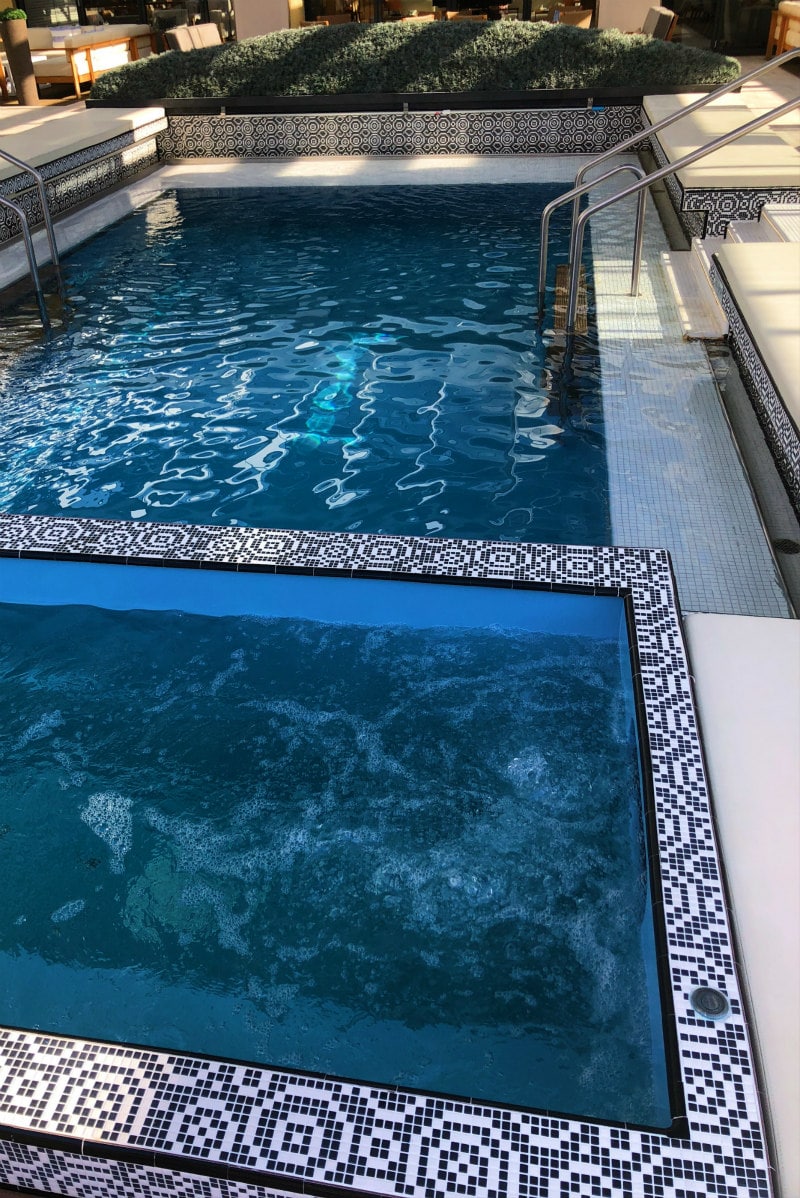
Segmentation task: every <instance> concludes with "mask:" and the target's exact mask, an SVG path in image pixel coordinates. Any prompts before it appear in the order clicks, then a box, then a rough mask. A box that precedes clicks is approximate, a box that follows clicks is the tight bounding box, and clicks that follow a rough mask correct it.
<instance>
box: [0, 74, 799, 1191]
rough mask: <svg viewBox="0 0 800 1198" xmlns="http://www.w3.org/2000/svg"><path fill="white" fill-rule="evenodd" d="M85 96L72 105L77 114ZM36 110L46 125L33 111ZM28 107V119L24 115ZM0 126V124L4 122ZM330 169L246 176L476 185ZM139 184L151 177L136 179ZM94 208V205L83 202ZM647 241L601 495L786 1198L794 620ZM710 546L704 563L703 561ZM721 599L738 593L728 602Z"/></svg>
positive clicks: (611, 387)
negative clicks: (695, 807)
mask: <svg viewBox="0 0 800 1198" xmlns="http://www.w3.org/2000/svg"><path fill="white" fill-rule="evenodd" d="M787 75H788V76H789V77H788V79H785V78H783V76H787ZM774 80H775V77H774V76H773V85H772V86H771V87H770V83H769V80H767V81H765V83H764V84H760V85H753V84H751V85H748V88H750V89H752V90H753V92H754V93H756V90H757V93H758V94H757V96H755V99H756V100H757V101H760V100H763V99H766V102H769V97H768V96H765V93H766V92H768V91H773V92H777V94H778V95H783V94H785V91H786V88H790V89H791V88H792V87H794V89H795V92H794V94H796V93H797V91H798V90H800V79H798V76H797V75H789V73H788V72H781V78H780V80H779V81H778V82H777V83H775V82H774ZM790 94H791V92H790ZM756 106H757V105H756ZM4 108H5V106H2V107H0V113H2V112H3V111H4ZM82 108H83V106H82V105H79V104H75V105H70V110H71V111H75V112H76V113H77V112H79V111H80V110H81V109H82ZM56 111H64V110H63V109H59V110H56ZM40 117H41V120H43V121H46V120H47V110H43V111H42V112H41V114H40ZM38 119H39V118H38V115H37V122H35V123H38ZM3 131H4V129H3V122H2V121H0V134H2V132H3ZM1 144H2V141H1V140H0V145H1ZM503 161H504V163H505V164H506V166H507V170H508V172H509V173H508V178H509V180H510V179H511V178H512V177H516V176H517V175H520V177H521V176H522V175H523V174H524V173H525V169H524V168H525V166H526V162H525V160H513V159H510V160H503ZM554 161H555V160H554ZM337 165H338V169H337V172H336V173H335V175H334V172H332V171H331V169H330V164H329V163H326V162H325V160H321V159H317V160H313V161H309V162H305V163H304V162H301V161H300V160H296V161H291V162H285V163H281V164H269V171H271V174H268V171H267V164H265V166H264V168H263V171H262V179H260V180H259V184H263V182H264V180H266V179H267V178H271V179H272V180H273V184H277V185H280V184H281V183H282V184H284V185H285V184H287V183H288V184H295V185H296V184H302V183H306V182H314V183H316V184H318V185H328V184H337V183H342V182H343V181H351V182H354V181H356V176H357V181H358V182H359V183H365V184H375V183H378V182H381V183H384V184H385V183H386V182H387V181H391V180H392V179H393V180H395V181H397V180H402V182H404V183H412V182H425V181H426V180H427V178H429V177H430V178H432V177H433V172H434V169H435V170H436V172H437V175H438V176H441V175H442V174H445V175H446V180H445V179H442V178H440V177H437V182H440V181H447V182H453V183H456V182H461V181H462V180H465V181H467V177H468V180H469V181H475V163H474V160H467V159H462V158H459V159H445V160H436V161H435V162H433V161H430V160H421V159H420V160H405V161H404V162H394V161H393V162H385V161H380V160H378V161H376V160H367V161H365V160H347V159H343V160H338V164H337ZM487 169H488V170H489V171H490V172H491V178H492V179H494V180H495V181H497V179H498V175H497V160H491V162H490V163H489V164H487ZM574 170H575V167H574V164H573V163H570V165H569V171H570V172H571V173H572V174H574ZM229 171H230V168H229V167H228V168H226V167H224V166H223V164H221V163H214V164H205V165H204V164H195V165H194V166H193V168H192V172H191V173H192V175H193V177H194V178H195V179H196V180H197V181H198V184H199V183H202V184H203V185H206V186H208V185H209V183H210V184H211V185H214V182H215V180H216V181H219V180H221V179H222V177H223V172H224V174H225V185H230V181H231V176H230V173H229ZM392 171H394V174H392V173H391V172H392ZM179 176H180V182H181V185H182V186H185V185H187V179H189V175H188V174H187V173H186V172H185V171H183V170H182V168H178V167H174V168H168V169H167V171H166V173H164V175H163V179H164V182H165V185H167V186H169V185H171V184H172V183H174V182H175V181H177V179H178V177H179ZM504 177H505V176H504ZM566 180H567V176H566V175H565V181H566ZM142 186H144V187H148V186H149V187H152V186H153V184H152V182H149V181H145V183H144V184H143V185H142ZM126 203H127V201H126V199H125V198H124V196H123V194H122V193H117V194H116V195H114V196H111V197H109V198H108V199H107V200H105V201H102V204H103V205H105V214H104V215H102V216H100V218H99V219H100V220H101V221H102V223H105V222H106V220H107V219H109V215H110V214H112V213H113V212H114V211H117V212H118V213H120V212H122V211H123V210H124V208H125V204H126ZM95 211H96V212H98V213H99V211H100V210H99V208H98V207H95ZM612 211H613V210H612ZM85 219H86V218H85V216H84V217H80V216H77V215H76V216H72V217H67V218H66V219H65V220H63V221H60V222H59V227H60V229H61V230H63V234H64V235H65V236H66V237H67V238H69V237H70V236H71V235H75V236H76V237H77V236H78V235H80V236H85V235H86V226H85ZM81 222H83V224H82V231H81V232H80V233H79V232H78V230H79V227H80V226H81ZM626 222H627V227H628V228H629V227H630V215H625V214H624V213H621V214H620V213H617V215H616V216H614V217H612V218H611V219H610V220H609V221H608V222H607V223H605V224H604V225H603V227H602V228H601V229H599V231H598V232H596V233H594V234H593V235H594V236H595V237H596V238H597V239H598V241H599V242H601V243H602V242H605V246H606V250H608V251H610V248H611V247H612V246H613V245H615V244H617V245H618V244H619V238H620V233H621V232H622V231H623V230H624V229H625V227H626ZM593 227H594V226H593ZM70 230H72V233H71V232H70ZM647 236H648V242H647V246H646V266H645V271H644V276H643V285H642V294H641V295H640V297H639V298H638V299H637V300H631V299H630V297H627V296H625V286H624V280H625V274H626V271H627V270H628V269H629V264H628V257H627V251H626V252H624V253H621V254H619V255H615V254H611V253H610V252H605V251H604V250H603V249H602V247H598V248H600V255H599V257H600V261H602V262H603V264H604V266H603V269H602V270H601V271H599V272H598V279H597V286H598V292H599V293H602V292H603V291H605V292H606V293H607V301H608V302H606V303H605V304H604V305H603V306H601V314H600V336H601V342H602V343H603V344H604V359H603V374H604V384H605V386H604V390H605V387H608V391H609V394H610V396H611V402H610V405H609V406H610V409H611V429H610V439H609V444H610V452H611V453H612V454H615V455H617V456H618V457H619V470H618V477H619V478H620V479H622V480H624V481H625V483H626V485H625V487H624V488H622V487H621V488H620V490H619V492H618V494H617V496H616V498H615V499H613V503H614V504H615V515H614V524H615V534H616V535H615V540H617V542H618V543H627V544H650V545H665V546H666V547H667V548H669V549H670V552H671V553H672V555H673V562H674V566H675V571H676V575H677V579H678V586H679V590H680V592H681V598H682V605H683V609H684V612H685V616H684V630H685V634H686V638H687V644H688V650H689V655H690V660H691V663H692V669H693V676H694V685H695V695H696V700H697V707H698V714H699V719H700V723H701V726H702V732H703V739H704V747H705V753H706V758H707V765H708V769H709V774H710V781H711V786H712V794H713V805H714V812H715V818H716V823H717V832H718V836H719V840H720V843H721V848H722V855H723V860H724V863H725V869H726V875H727V885H728V890H729V896H730V906H731V910H732V913H733V919H734V925H735V929H736V933H737V936H738V944H739V950H740V967H741V972H742V977H743V983H744V985H745V987H746V990H747V993H748V995H749V1000H750V1006H751V1011H752V1014H753V1025H754V1032H755V1034H754V1040H755V1042H756V1044H757V1048H758V1052H759V1055H760V1059H761V1071H762V1079H763V1082H764V1086H765V1099H766V1107H767V1110H768V1114H769V1119H770V1123H771V1127H772V1134H773V1140H774V1157H775V1164H776V1166H777V1170H778V1179H779V1184H780V1187H781V1189H780V1193H781V1196H782V1198H795V1196H796V1195H798V1194H800V1135H798V1127H799V1126H800V1036H799V1035H798V1018H797V1013H798V1011H800V952H799V951H798V939H799V937H798V929H799V928H800V885H799V884H798V878H799V877H800V847H798V846H800V821H799V817H798V811H799V807H798V795H800V738H799V737H798V733H797V730H798V728H800V622H799V621H797V620H795V619H791V618H789V619H787V618H785V617H787V616H789V615H790V610H789V608H788V606H787V605H786V602H785V598H784V597H783V595H782V592H781V589H780V587H779V585H778V584H777V581H776V574H775V567H774V563H773V562H772V559H771V557H770V554H769V551H768V549H767V548H766V541H765V538H764V537H763V533H762V531H761V530H760V528H759V527H757V525H758V518H757V514H756V516H755V522H754V517H753V514H752V513H753V511H754V509H753V508H752V504H749V506H748V503H746V502H745V498H744V496H745V492H746V491H747V487H746V481H744V482H741V483H740V482H737V483H736V484H735V485H733V486H732V485H731V482H730V479H731V475H732V474H736V472H737V471H739V472H740V473H741V466H740V464H739V463H738V455H737V454H736V450H735V446H734V445H733V442H732V438H731V437H730V433H729V430H728V429H727V425H726V422H725V419H724V415H723V414H722V412H721V408H720V405H719V401H718V395H717V392H716V387H715V383H714V379H713V375H712V373H711V371H710V368H709V366H708V361H707V358H706V357H705V351H704V350H703V348H702V347H701V346H699V345H698V344H696V343H688V342H684V341H683V340H682V338H681V336H680V331H679V323H678V318H677V315H674V316H673V315H672V314H671V313H670V311H669V306H670V302H671V301H670V299H669V292H668V288H667V287H666V284H665V281H664V279H663V277H662V273H661V272H660V269H659V267H658V260H659V254H660V252H661V250H662V248H663V245H662V243H663V234H662V232H661V229H660V226H659V224H658V222H657V221H656V220H655V219H654V215H653V214H652V213H651V214H650V218H649V220H648V227H647ZM15 249H16V247H10V250H4V251H2V252H0V286H2V280H3V270H2V263H3V261H4V260H7V258H8V256H9V254H11V256H12V257H13V253H11V252H12V251H15ZM604 272H605V273H604ZM665 313H667V316H666V324H667V330H668V335H667V336H664V335H663V334H662V332H661V328H662V327H663V323H662V324H659V325H658V327H657V324H656V315H658V317H659V320H661V321H662V322H663V318H664V314H665ZM631 322H633V323H631ZM671 322H674V325H675V328H674V329H672V328H671ZM634 329H636V330H637V331H636V332H634ZM667 378H669V388H670V390H671V391H672V392H674V393H675V396H676V398H675V404H676V406H675V407H674V408H673V409H672V410H669V411H668V410H667V408H666V406H665V403H664V401H663V398H662V396H663V392H662V384H664V383H665V380H666V379H667ZM676 378H677V380H678V383H679V385H678V386H676V385H675V382H676ZM681 381H683V385H681ZM615 413H617V414H618V415H619V419H617V420H615V418H614V416H615ZM631 413H634V419H633V420H631V419H630V416H631ZM698 420H699V421H700V423H698ZM637 445H638V446H639V447H640V448H641V447H644V448H643V452H642V456H641V459H640V460H641V461H642V462H643V463H644V462H646V463H647V464H648V465H649V469H647V470H646V471H645V472H644V473H643V472H641V471H639V470H638V469H636V468H635V467H634V465H633V462H634V458H633V457H632V456H631V455H632V454H633V453H634V452H635V451H636V447H637ZM711 447H713V451H712V450H711ZM697 469H699V471H700V473H701V474H703V475H704V476H706V475H712V476H714V478H715V479H718V480H719V482H720V485H721V486H722V487H723V488H724V490H725V492H726V496H727V498H726V500H725V502H726V503H727V502H729V501H730V500H731V495H733V499H732V502H734V503H735V504H737V505H740V506H737V508H736V514H735V517H734V519H733V526H734V531H733V535H732V536H731V534H730V533H726V532H725V530H724V528H723V527H722V525H724V523H725V519H724V518H723V517H722V515H721V513H720V509H719V506H718V502H719V501H718V499H717V497H716V496H715V495H713V494H712V493H711V492H709V491H708V490H707V489H706V483H705V481H704V482H703V486H702V487H700V486H699V485H698V487H697V489H695V490H693V491H691V494H688V493H687V492H686V491H684V490H683V488H685V487H689V488H690V489H691V487H693V486H694V485H695V484H693V483H690V482H687V476H688V473H689V471H690V470H692V471H695V470H697ZM676 487H677V488H678V489H679V490H680V491H681V494H682V496H683V498H682V500H681V502H682V506H683V508H684V511H685V512H686V513H687V514H686V518H685V519H682V520H681V523H680V527H676V525H675V523H674V521H673V520H672V518H671V517H670V516H669V509H668V508H665V507H662V506H661V498H660V497H659V495H658V494H657V492H658V491H659V490H661V491H663V490H666V491H670V492H674V491H675V489H676ZM687 494H688V497H687ZM617 530H620V531H619V532H618V531H617ZM756 542H758V544H756ZM717 553H718V555H719V560H718V561H716V560H714V557H715V554H717ZM731 594H738V595H739V596H740V597H741V596H743V598H741V600H740V601H737V602H735V603H732V602H730V600H729V596H730V595H731ZM779 617H784V618H779ZM3 1193H4V1192H3V1191H2V1190H0V1195H2V1194H3Z"/></svg>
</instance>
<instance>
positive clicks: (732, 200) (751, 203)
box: [650, 136, 800, 238]
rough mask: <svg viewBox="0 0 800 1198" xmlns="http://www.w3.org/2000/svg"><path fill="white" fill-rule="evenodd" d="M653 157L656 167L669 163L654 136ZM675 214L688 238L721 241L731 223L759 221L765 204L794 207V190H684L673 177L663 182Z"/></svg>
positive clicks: (798, 193) (797, 197)
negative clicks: (709, 238)
mask: <svg viewBox="0 0 800 1198" xmlns="http://www.w3.org/2000/svg"><path fill="white" fill-rule="evenodd" d="M650 146H651V149H652V151H653V157H654V158H655V160H656V162H657V163H658V165H659V166H660V167H661V166H667V165H668V164H669V159H668V158H667V155H666V154H665V153H664V150H663V149H662V147H661V143H660V142H659V140H658V137H657V136H653V137H651V138H650ZM664 183H665V186H666V189H667V192H668V194H669V197H670V200H671V201H672V206H673V208H674V209H675V214H676V216H677V217H678V220H679V221H680V223H681V226H682V228H683V231H684V233H686V235H687V237H689V238H692V237H724V236H725V230H726V229H727V228H728V225H729V224H730V222H731V221H732V220H758V216H759V213H760V212H761V209H762V208H763V207H764V205H765V204H796V203H797V202H798V201H800V188H797V187H771V188H753V187H741V188H739V187H736V188H727V187H713V188H701V187H684V186H683V185H682V184H681V182H680V180H679V179H677V178H676V177H675V175H668V176H667V177H666V179H665V180H664Z"/></svg>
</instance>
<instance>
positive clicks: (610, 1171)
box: [0, 515, 772, 1198]
mask: <svg viewBox="0 0 800 1198" xmlns="http://www.w3.org/2000/svg"><path fill="white" fill-rule="evenodd" d="M0 554H2V555H3V556H11V557H31V556H32V557H45V558H47V557H49V558H53V559H70V558H78V559H83V560H90V561H99V562H117V563H138V564H148V563H149V564H158V565H162V566H165V565H172V566H187V567H192V568H212V569H214V568H227V569H239V570H266V571H275V570H291V571H295V572H297V571H299V572H303V573H309V574H335V575H339V576H341V575H345V576H352V577H359V576H363V577H369V576H372V577H401V578H418V579H426V580H428V581H429V582H430V581H432V580H436V579H439V580H459V581H462V582H470V581H473V582H477V583H490V584H491V583H494V584H498V583H501V584H506V585H507V584H511V585H514V584H515V583H516V584H523V585H533V586H537V587H543V588H548V589H564V588H567V589H577V590H580V591H583V592H588V593H599V592H602V593H616V594H625V595H627V596H629V599H628V602H629V605H630V608H631V611H632V615H633V622H634V627H635V636H636V650H637V654H638V663H639V664H638V671H637V676H638V678H639V684H640V688H641V696H642V702H643V715H644V719H645V726H646V730H647V737H648V740H649V755H650V762H651V771H652V774H651V781H652V791H653V797H654V806H655V814H654V823H655V829H656V837H657V840H658V846H659V855H660V872H661V903H662V907H663V912H664V922H665V928H666V937H665V938H666V946H665V953H666V960H665V966H666V969H667V972H668V976H669V979H670V988H671V996H672V1001H673V1006H674V1031H675V1037H674V1038H675V1041H676V1042H677V1052H678V1057H679V1071H680V1077H681V1082H682V1087H683V1094H684V1102H685V1112H686V1113H685V1118H684V1119H683V1120H682V1126H681V1127H680V1128H679V1129H678V1130H679V1131H680V1134H674V1135H668V1134H660V1133H656V1132H652V1131H646V1130H642V1129H639V1128H634V1127H628V1126H614V1125H610V1124H603V1123H596V1122H592V1121H587V1120H576V1119H568V1118H562V1117H559V1116H554V1115H550V1114H547V1113H545V1114H542V1113H535V1112H532V1111H525V1110H518V1109H509V1108H503V1107H499V1106H493V1105H491V1104H487V1103H476V1102H471V1101H459V1100H455V1099H450V1098H443V1097H441V1096H435V1095H427V1094H421V1093H419V1092H410V1091H404V1090H402V1089H399V1088H392V1087H385V1086H377V1085H371V1084H359V1083H357V1082H350V1081H343V1080H338V1079H335V1078H329V1077H327V1078H326V1077H318V1076H313V1075H308V1074H301V1073H291V1072H288V1071H286V1070H273V1069H269V1068H264V1067H259V1066H250V1065H246V1064H241V1063H231V1062H225V1061H215V1060H211V1059H208V1058H201V1057H194V1056H190V1055H184V1054H176V1053H167V1052H159V1051H150V1050H147V1049H142V1048H132V1047H128V1046H123V1045H109V1044H103V1043H101V1042H96V1041H84V1040H77V1039H72V1038H68V1037H62V1036H49V1035H46V1034H38V1033H34V1032H25V1031H19V1030H14V1029H8V1028H6V1029H0V1079H2V1081H1V1082H0V1125H2V1126H0V1180H2V1181H4V1182H6V1183H12V1184H16V1185H21V1186H26V1185H28V1186H30V1185H32V1186H34V1187H42V1188H45V1189H50V1191H51V1192H52V1189H53V1188H54V1187H55V1186H64V1187H65V1189H64V1190H63V1191H62V1192H65V1193H72V1194H81V1195H86V1194H91V1195H94V1196H96V1198H106V1196H108V1198H110V1196H112V1195H113V1196H114V1198H116V1196H117V1195H118V1194H121V1193H126V1194H129V1193H132V1192H136V1193H142V1194H143V1195H147V1196H148V1198H149V1196H150V1195H152V1196H153V1198H156V1196H158V1198H162V1196H163V1195H164V1194H166V1193H169V1194H170V1195H173V1196H175V1198H183V1196H184V1195H185V1196H186V1198H193V1196H195V1195H198V1194H202V1195H208V1198H216V1196H217V1195H219V1196H220V1198H238V1196H239V1195H241V1196H242V1198H250V1196H253V1198H255V1196H256V1195H257V1196H258V1198H268V1196H269V1195H272V1196H276V1195H277V1194H281V1193H282V1192H287V1191H288V1192H297V1191H298V1190H300V1191H301V1192H302V1193H304V1194H310V1195H317V1196H319V1198H322V1196H324V1195H334V1194H338V1195H355V1194H362V1195H363V1194H366V1193H369V1194H373V1195H384V1196H386V1198H388V1196H389V1195H391V1196H399V1195H403V1196H405V1198H450V1196H451V1195H453V1194H465V1195H473V1196H474V1198H556V1196H558V1198H564V1196H566V1195H568V1194H577V1195H579V1196H581V1198H583V1196H588V1195H598V1196H604V1198H610V1196H612V1195H626V1196H629V1198H634V1196H641V1195H647V1196H648V1198H709V1196H710V1195H716V1196H719V1198H723V1196H724V1198H769V1195H771V1193H772V1188H771V1176H770V1169H769V1166H768V1163H767V1159H766V1153H765V1141H764V1130H763V1124H762V1119H761V1112H760V1104H759V1096H758V1092H757V1085H756V1080H755V1076H754V1071H753V1060H752V1056H751V1051H750V1048H749V1043H748V1031H747V1026H746V1022H745V1018H744V1014H743V1010H742V1003H741V997H740V992H739V987H738V982H737V979H736V974H735V967H734V958H733V949H732V944H731V939H730V930H729V926H728V923H727V917H726V911H725V898H724V890H723V884H722V880H721V877H720V871H719V866H718V861H717V851H716V844H715V838H714V831H713V824H712V819H711V813H710V810H709V803H708V791H707V784H706V780H705V774H704V768H703V760H702V751H701V747H700V742H699V736H698V729H697V722H696V717H695V714H694V707H693V700H692V692H691V682H690V676H689V671H688V663H687V661H686V657H685V650H684V647H683V639H682V632H681V622H680V616H679V613H678V610H677V605H676V601H675V592H674V584H673V579H672V573H671V568H670V562H669V557H668V554H667V553H666V552H665V551H663V550H645V549H620V548H583V547H572V546H554V545H532V544H512V543H498V542H486V541H466V540H452V541H451V540H437V539H434V538H414V537H390V536H369V535H363V534H361V535H360V534H355V533H351V534H333V533H316V532H294V531H274V530H264V529H244V528H209V527H200V526H189V525H180V524H147V525H135V524H131V523H127V522H124V521H111V520H84V519H71V518H53V517H44V516H12V515H0ZM657 901H658V898H657ZM698 985H708V986H714V987H717V988H719V989H720V990H722V991H723V992H724V993H725V994H726V995H727V997H728V999H729V1002H730V1004H731V1014H730V1016H729V1017H728V1018H727V1019H725V1020H722V1021H719V1022H712V1021H710V1020H704V1019H702V1018H700V1017H698V1016H697V1015H696V1014H695V1013H694V1011H693V1010H692V1008H691V1006H690V1004H689V1001H688V999H689V994H690V992H691V991H692V989H693V988H694V987H695V986H698ZM134 1181H135V1186H134V1184H133V1182H134ZM126 1184H127V1185H128V1186H129V1187H130V1188H129V1189H128V1190H124V1186H125V1185H126ZM259 1187H262V1188H259ZM276 1187H277V1189H276Z"/></svg>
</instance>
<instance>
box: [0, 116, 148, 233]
mask: <svg viewBox="0 0 800 1198" xmlns="http://www.w3.org/2000/svg"><path fill="white" fill-rule="evenodd" d="M165 127H166V120H165V119H164V118H160V119H159V120H156V121H151V122H150V123H149V124H147V125H142V126H140V128H138V129H136V130H132V131H131V132H128V133H122V134H120V135H119V136H118V137H113V138H110V139H109V140H108V141H104V142H100V143H99V144H98V145H94V146H87V147H86V148H85V149H83V150H78V151H76V152H75V153H74V154H67V155H65V156H64V157H63V158H56V159H54V160H53V161H52V162H48V163H45V164H44V165H43V166H41V167H40V168H39V170H40V172H41V174H42V177H43V178H44V180H45V191H46V193H47V198H48V200H49V203H50V210H51V213H52V215H53V216H56V215H57V214H58V213H59V212H64V211H66V210H67V209H68V208H72V207H74V206H75V205H77V204H81V203H83V202H84V201H86V200H89V199H92V198H94V196H96V195H97V194H98V193H99V192H101V191H103V190H105V189H106V188H108V187H112V186H114V185H115V184H117V183H121V182H122V181H124V180H125V179H127V178H130V177H131V176H132V175H134V174H136V173H137V172H138V171H140V170H142V169H143V168H144V167H146V166H150V165H152V164H154V163H156V162H157V161H158V152H157V145H156V135H157V134H158V133H159V132H160V131H161V130H162V129H164V128H165ZM0 195H4V196H6V197H7V198H8V199H10V200H13V202H14V203H15V204H18V205H19V206H20V207H21V208H22V209H23V211H24V212H25V215H26V216H27V218H28V222H29V223H30V224H38V223H39V222H40V221H41V220H42V212H41V201H40V198H39V192H38V189H37V188H36V186H35V185H34V184H33V181H32V179H31V176H30V175H29V174H27V173H26V172H20V173H18V174H16V175H12V176H11V177H10V178H8V179H4V180H2V181H1V182H0ZM18 232H19V228H18V221H17V217H16V215H15V214H14V213H13V212H10V211H9V210H8V209H7V208H4V207H0V243H1V242H4V241H8V240H9V238H11V237H14V236H16V235H17V234H18Z"/></svg>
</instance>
